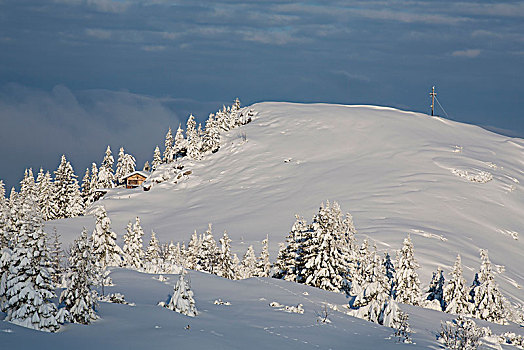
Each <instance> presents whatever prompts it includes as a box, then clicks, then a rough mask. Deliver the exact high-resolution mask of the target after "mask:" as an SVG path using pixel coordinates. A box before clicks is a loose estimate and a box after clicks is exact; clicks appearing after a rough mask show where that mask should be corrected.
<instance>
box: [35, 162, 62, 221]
mask: <svg viewBox="0 0 524 350" xmlns="http://www.w3.org/2000/svg"><path fill="white" fill-rule="evenodd" d="M36 187H37V192H38V207H39V208H40V213H41V214H42V219H43V220H44V221H47V220H53V219H55V218H56V213H57V212H58V207H57V204H56V202H55V201H54V199H55V198H54V197H55V196H54V185H53V182H52V181H51V174H49V171H46V173H45V174H44V172H43V170H42V169H40V172H39V173H38V177H37V182H36Z"/></svg>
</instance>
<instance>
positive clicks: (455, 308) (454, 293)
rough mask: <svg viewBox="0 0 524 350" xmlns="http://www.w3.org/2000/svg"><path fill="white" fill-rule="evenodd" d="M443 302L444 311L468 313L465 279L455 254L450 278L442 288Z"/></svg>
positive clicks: (460, 263) (458, 258) (458, 256)
mask: <svg viewBox="0 0 524 350" xmlns="http://www.w3.org/2000/svg"><path fill="white" fill-rule="evenodd" d="M443 304H444V308H443V309H444V310H445V311H446V312H449V313H452V314H457V315H462V314H469V308H470V304H469V302H468V294H467V290H466V280H465V279H464V277H463V276H462V262H461V258H460V255H457V260H456V261H455V264H454V265H453V270H452V271H451V279H450V280H449V281H448V284H447V285H446V287H445V288H444V295H443Z"/></svg>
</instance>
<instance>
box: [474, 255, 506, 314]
mask: <svg viewBox="0 0 524 350" xmlns="http://www.w3.org/2000/svg"><path fill="white" fill-rule="evenodd" d="M480 258H481V259H482V264H481V265H480V272H479V274H478V282H479V285H477V286H475V287H474V290H473V292H474V293H473V300H472V301H473V307H472V312H473V316H475V317H477V318H480V319H482V320H486V321H489V322H494V323H499V324H505V323H507V321H506V313H507V310H506V305H507V302H506V299H505V298H504V296H503V295H502V293H501V292H500V291H499V287H498V285H497V282H495V276H494V275H493V271H492V269H491V262H490V260H489V256H488V251H487V250H486V249H481V250H480Z"/></svg>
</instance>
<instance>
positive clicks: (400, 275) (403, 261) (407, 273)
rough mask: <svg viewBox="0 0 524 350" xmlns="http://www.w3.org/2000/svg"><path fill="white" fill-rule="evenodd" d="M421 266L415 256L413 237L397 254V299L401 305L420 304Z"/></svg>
mask: <svg viewBox="0 0 524 350" xmlns="http://www.w3.org/2000/svg"><path fill="white" fill-rule="evenodd" d="M418 268H419V264H418V263H417V261H416V260H415V256H414V254H413V243H412V242H411V237H410V236H408V237H407V238H405V239H404V244H403V246H402V249H400V251H399V252H398V254H397V266H396V268H395V269H396V275H395V280H396V292H395V297H396V300H397V301H398V302H399V303H404V304H411V305H419V303H420V280H419V279H418V274H417V269H418Z"/></svg>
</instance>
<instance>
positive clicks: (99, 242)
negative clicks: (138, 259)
mask: <svg viewBox="0 0 524 350" xmlns="http://www.w3.org/2000/svg"><path fill="white" fill-rule="evenodd" d="M95 218H96V223H95V229H94V230H93V234H92V236H91V237H92V240H93V254H94V256H95V261H96V263H97V265H98V266H100V267H101V268H102V269H105V268H106V267H107V266H119V265H120V262H121V260H122V259H121V253H122V251H121V249H120V248H119V247H118V246H117V244H116V233H114V232H113V231H112V230H111V220H110V219H109V218H108V217H107V212H106V210H105V208H104V207H103V206H99V207H97V208H96V211H95Z"/></svg>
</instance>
